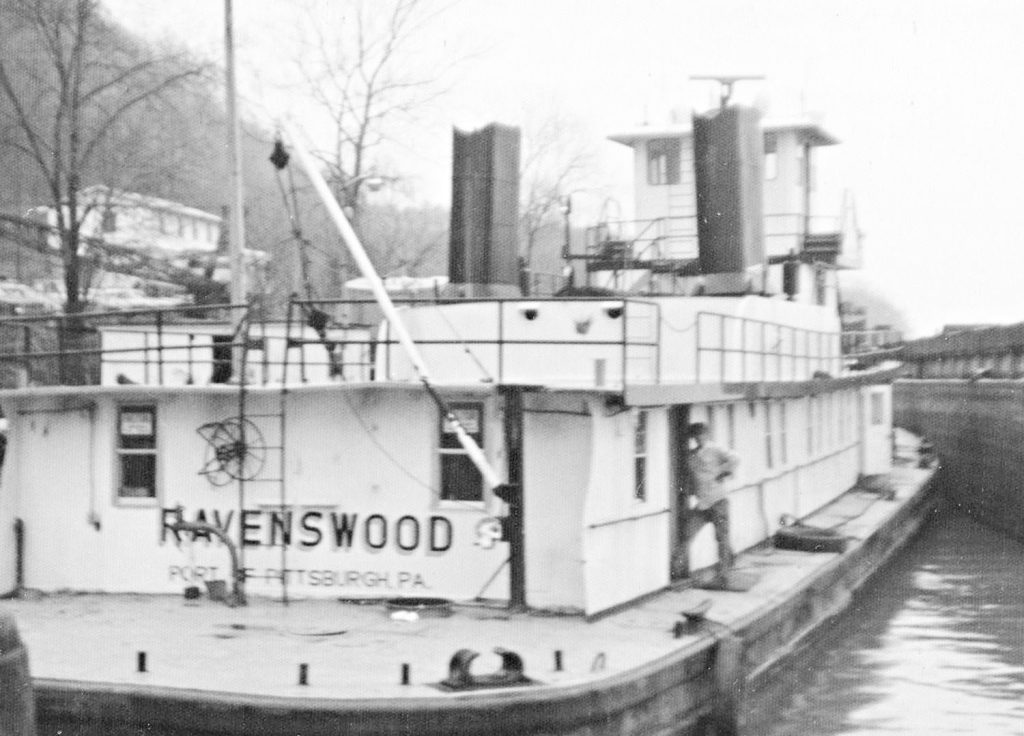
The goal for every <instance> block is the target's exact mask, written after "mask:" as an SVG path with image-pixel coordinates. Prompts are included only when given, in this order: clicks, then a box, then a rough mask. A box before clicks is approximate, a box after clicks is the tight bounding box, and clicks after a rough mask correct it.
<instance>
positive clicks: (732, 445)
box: [725, 404, 736, 450]
mask: <svg viewBox="0 0 1024 736" xmlns="http://www.w3.org/2000/svg"><path fill="white" fill-rule="evenodd" d="M725 423H726V427H727V429H728V432H729V449H730V450H735V449H736V407H735V406H734V405H733V404H729V405H728V406H727V407H725Z"/></svg>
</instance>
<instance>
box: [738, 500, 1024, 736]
mask: <svg viewBox="0 0 1024 736" xmlns="http://www.w3.org/2000/svg"><path fill="white" fill-rule="evenodd" d="M765 679H766V681H767V682H766V683H765V684H763V685H760V686H759V688H758V689H757V691H755V692H750V693H748V698H747V702H746V707H745V721H746V726H745V728H744V734H750V735H751V736H755V735H756V736H790V735H803V734H807V735H808V736H828V735H829V734H843V735H844V736H850V735H854V734H861V735H864V736H866V735H867V734H871V735H872V736H874V735H876V734H878V735H881V734H928V735H929V736H932V735H934V734H985V736H1004V735H1005V736H1024V544H1021V543H1020V542H1016V541H1014V540H1012V539H1010V538H1008V537H1005V536H1002V535H1000V534H998V533H996V532H993V531H991V530H989V529H987V528H986V527H983V526H980V525H978V524H976V523H975V522H973V521H971V520H970V519H968V518H967V517H965V516H962V515H959V514H957V513H954V512H942V513H940V514H939V515H938V517H937V518H936V519H935V520H933V521H932V522H930V523H929V524H928V525H927V526H926V527H925V528H924V529H923V530H922V532H921V534H920V535H919V536H918V537H917V538H916V539H915V540H914V541H913V542H912V543H911V544H910V545H909V546H908V547H907V549H906V550H904V551H903V552H902V553H901V554H900V555H899V556H898V557H897V559H896V560H894V561H893V562H892V563H891V564H890V565H889V566H888V567H887V568H886V569H885V570H883V571H882V572H881V573H879V574H878V575H877V576H876V578H875V579H874V580H873V581H872V583H871V584H870V585H869V586H868V587H867V588H865V589H864V590H863V591H862V592H861V593H859V594H858V595H857V596H856V598H855V599H854V601H853V604H852V605H851V606H850V608H849V609H848V610H847V612H846V613H844V614H843V615H842V616H841V617H840V619H839V620H838V622H837V623H836V624H835V625H834V626H831V627H829V628H828V630H827V633H824V634H822V635H821V636H820V637H818V638H817V639H816V640H815V641H814V642H813V643H811V644H810V645H808V646H807V647H806V648H805V649H803V650H802V651H800V652H799V653H798V654H796V655H795V656H794V657H793V658H792V659H791V660H788V661H787V663H786V665H785V666H784V667H781V668H780V669H779V670H778V671H776V672H772V673H769V675H768V676H767V677H766V678H765Z"/></svg>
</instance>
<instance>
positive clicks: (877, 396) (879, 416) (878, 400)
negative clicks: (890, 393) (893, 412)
mask: <svg viewBox="0 0 1024 736" xmlns="http://www.w3.org/2000/svg"><path fill="white" fill-rule="evenodd" d="M884 423H885V394H883V393H882V392H881V391H875V392H872V394H871V424H872V425H874V426H876V427H877V426H878V425H880V424H884Z"/></svg>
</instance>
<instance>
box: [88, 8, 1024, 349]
mask: <svg viewBox="0 0 1024 736" xmlns="http://www.w3.org/2000/svg"><path fill="white" fill-rule="evenodd" d="M105 2H106V4H107V6H108V7H109V8H110V9H111V10H112V12H113V13H114V14H115V15H116V17H117V18H118V19H119V20H120V21H121V22H122V23H123V24H124V25H125V26H126V27H128V28H129V29H132V30H135V31H138V32H140V33H143V34H146V35H151V36H154V35H156V36H159V35H166V36H168V37H170V38H174V39H177V40H179V41H182V42H185V43H187V44H190V45H192V46H194V47H195V48H197V49H200V50H203V51H205V52H206V53H208V54H209V55H210V56H211V57H214V58H218V59H219V58H220V56H221V53H222V46H221V44H222V37H223V25H222V12H223V7H222V3H221V2H219V1H218V0H105ZM439 4H446V5H452V7H450V8H449V10H448V11H446V12H445V14H444V15H443V18H442V20H441V21H440V22H438V23H436V24H435V25H434V26H433V27H431V28H430V30H429V31H428V32H427V33H426V34H425V35H424V36H423V37H422V41H421V43H422V46H423V48H422V53H423V54H424V56H425V57H431V58H432V59H440V60H445V59H447V60H449V61H451V60H454V59H462V60H463V61H462V62H461V63H459V64H458V65H457V66H456V68H455V71H454V74H453V76H452V77H451V78H450V79H449V80H448V86H449V88H450V91H449V92H448V93H447V95H446V96H445V97H444V98H443V99H442V100H440V101H439V102H437V103H435V104H433V105H431V106H430V107H429V108H427V109H425V110H424V111H423V113H422V115H421V119H420V120H419V121H418V125H417V128H416V130H417V133H416V134H415V135H413V136H410V138H409V139H408V141H407V142H406V141H403V145H401V146H397V147H394V148H392V149H391V151H390V153H389V156H390V161H389V162H388V163H390V165H391V166H393V167H394V168H395V169H397V170H401V171H403V173H405V172H408V173H409V174H410V175H411V177H412V179H413V181H415V182H416V187H417V194H418V195H419V197H420V198H422V199H427V200H434V201H444V200H445V199H446V198H447V196H448V190H449V185H448V179H449V174H450V142H451V127H452V126H453V125H459V126H461V127H472V126H475V125H479V124H483V123H486V122H489V121H492V120H496V121H500V122H506V123H512V124H518V123H521V122H522V121H523V120H524V119H526V118H528V117H530V116H536V115H538V114H543V112H544V111H546V110H548V109H555V110H557V111H558V112H560V113H562V114H563V115H568V116H571V117H572V118H575V119H577V120H578V121H579V122H580V124H581V134H582V135H586V136H589V137H590V138H592V140H593V143H594V145H595V146H596V147H597V148H598V150H600V151H601V152H602V157H601V170H600V171H599V172H596V173H595V181H603V180H606V179H609V178H610V177H613V178H614V179H615V180H616V181H617V184H618V186H619V189H620V191H623V192H628V191H629V189H628V188H629V186H630V185H631V183H630V181H629V176H630V171H629V165H628V162H629V156H628V155H627V149H625V148H624V147H621V146H618V145H616V144H613V143H610V142H602V141H603V140H604V137H605V136H606V135H607V134H609V133H612V132H615V131H617V130H620V129H623V128H627V127H632V126H634V125H636V124H638V123H641V122H643V121H644V120H648V121H650V122H652V123H653V122H659V121H664V120H666V119H667V118H668V116H669V114H670V111H672V110H673V109H679V110H682V109H685V108H686V106H687V104H688V103H689V104H697V105H698V106H700V107H704V106H706V104H707V102H708V100H709V99H710V98H709V94H710V93H711V91H710V88H709V87H700V86H698V85H694V84H693V83H689V82H688V81H687V79H688V77H689V76H690V75H694V74H721V73H754V74H763V75H766V76H767V78H768V79H767V81H766V82H765V83H763V84H760V85H755V86H751V87H749V88H748V89H750V90H751V91H752V92H753V93H757V94H759V95H763V96H765V97H767V98H768V99H769V100H770V104H771V108H772V112H773V113H777V114H785V113H798V112H800V111H801V110H805V111H815V112H823V113H824V115H825V118H824V120H825V125H826V127H828V128H829V129H830V130H831V131H833V132H834V133H835V134H837V135H838V136H839V137H840V139H841V140H842V141H843V144H844V145H843V146H842V147H841V149H838V150H837V152H836V153H835V154H834V155H832V156H831V157H830V159H829V164H830V165H832V166H833V167H835V168H836V169H838V170H839V171H841V174H842V177H843V181H844V182H845V183H847V184H848V185H849V186H850V187H851V188H852V189H853V191H854V193H855V196H856V199H857V205H858V215H859V220H860V224H861V227H862V229H863V230H864V231H865V233H866V236H867V240H866V242H865V261H866V263H865V268H864V269H863V270H862V271H861V272H860V273H859V274H858V276H857V278H858V280H861V281H864V282H866V283H868V284H870V285H871V286H872V287H874V288H875V290H877V291H879V292H880V293H882V294H883V295H885V296H886V297H887V298H888V299H889V300H890V301H892V302H893V303H894V304H895V305H896V306H897V307H899V308H901V309H902V311H903V312H904V313H905V314H906V315H907V317H908V319H909V321H910V324H911V329H912V331H913V332H914V333H917V334H927V333H930V332H934V331H936V330H937V329H939V328H940V327H941V325H942V324H944V323H949V322H958V323H960V322H1001V323H1004V322H1017V321H1022V320H1024V297H1022V296H1021V293H1022V290H1021V288H1020V286H1019V284H1020V283H1021V281H1022V280H1024V206H1022V204H1024V203H1022V201H1021V200H1022V199H1024V198H1022V189H1024V187H1022V185H1021V181H1022V170H1024V166H1022V164H1024V142H1022V136H1024V101H1022V95H1021V93H1020V91H1019V90H1020V89H1021V87H1024V74H1022V73H1024V43H1022V42H1021V40H1020V39H1021V37H1022V35H1024V3H1021V2H1017V1H1012V0H1005V1H1003V2H994V1H987V2H986V1H978V0H974V1H971V2H967V1H963V2H949V1H947V2H942V1H940V0H930V1H927V2H900V1H898V0H849V1H844V2H839V1H837V0H808V1H806V2H797V1H795V0H779V1H776V2H765V1H764V0H761V1H760V2H757V1H750V2H736V1H733V2H729V1H723V0H717V1H716V0H708V1H706V2H695V1H693V0H620V1H613V0H462V1H461V2H456V3H454V4H451V3H444V2H443V0H439ZM235 16H236V25H237V35H236V38H237V39H238V41H237V42H238V45H239V67H240V71H239V74H240V78H241V79H242V83H243V86H244V89H245V90H246V98H247V100H248V102H249V110H250V111H251V112H250V114H252V115H257V116H270V115H273V114H277V113H279V112H281V111H282V109H283V110H285V111H291V112H292V113H293V114H294V113H296V111H300V110H301V109H302V106H303V104H304V102H303V97H302V91H301V89H300V88H299V87H298V86H292V87H291V88H290V89H287V90H281V89H278V88H276V87H275V86H274V84H272V81H274V80H277V79H280V78H281V77H280V74H281V70H282V69H283V68H284V67H285V65H286V63H287V62H288V61H289V60H290V59H292V58H295V57H296V56H297V55H299V53H300V52H299V51H297V50H296V49H295V47H293V46H292V45H291V43H290V40H289V39H290V38H291V37H292V34H293V31H294V28H295V26H296V24H297V23H298V21H299V19H300V3H297V2H294V1H292V0H235ZM324 22H327V21H326V19H325V20H324ZM738 89H739V88H738ZM688 97H689V99H688ZM260 108H262V110H261V109H260ZM837 206H838V203H837Z"/></svg>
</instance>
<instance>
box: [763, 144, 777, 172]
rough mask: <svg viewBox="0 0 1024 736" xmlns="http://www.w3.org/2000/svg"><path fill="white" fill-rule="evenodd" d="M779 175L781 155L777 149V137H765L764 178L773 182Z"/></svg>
mask: <svg viewBox="0 0 1024 736" xmlns="http://www.w3.org/2000/svg"><path fill="white" fill-rule="evenodd" d="M778 175H779V154H778V153H777V152H776V148H775V137H774V136H770V135H766V136H765V137H764V178H765V180H766V181H772V180H774V179H775V177H777V176H778Z"/></svg>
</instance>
